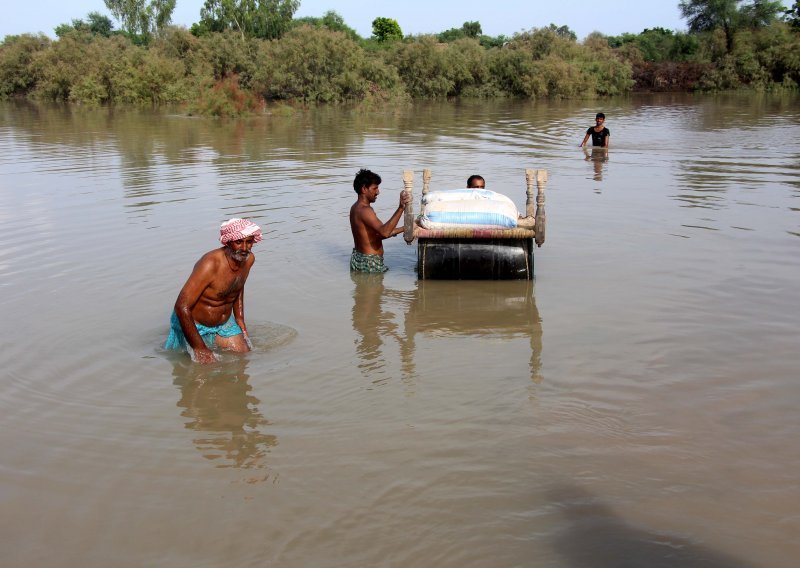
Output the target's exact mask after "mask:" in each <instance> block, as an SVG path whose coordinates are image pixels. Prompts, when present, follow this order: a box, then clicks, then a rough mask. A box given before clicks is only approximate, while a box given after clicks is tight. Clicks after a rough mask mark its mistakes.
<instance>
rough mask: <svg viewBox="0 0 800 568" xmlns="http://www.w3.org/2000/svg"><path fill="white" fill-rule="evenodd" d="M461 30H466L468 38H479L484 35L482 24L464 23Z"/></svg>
mask: <svg viewBox="0 0 800 568" xmlns="http://www.w3.org/2000/svg"><path fill="white" fill-rule="evenodd" d="M461 29H462V30H464V35H465V36H466V37H471V38H479V37H480V36H481V35H483V30H482V29H481V23H480V22H464V23H463V24H462V26H461Z"/></svg>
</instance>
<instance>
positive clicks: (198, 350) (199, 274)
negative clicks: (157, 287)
mask: <svg viewBox="0 0 800 568" xmlns="http://www.w3.org/2000/svg"><path fill="white" fill-rule="evenodd" d="M213 278H214V266H213V262H212V261H211V260H209V259H208V258H205V257H203V258H201V259H200V260H199V261H197V264H195V265H194V270H192V274H191V275H190V276H189V279H188V280H187V281H186V284H184V285H183V288H182V289H181V292H180V294H178V299H177V300H176V301H175V314H176V315H177V316H178V321H179V322H180V324H181V329H182V330H183V335H184V336H186V342H187V343H188V344H189V346H190V347H191V348H192V350H193V351H194V355H195V358H196V359H197V362H198V363H213V362H214V361H216V358H215V357H214V353H213V352H212V351H211V349H209V348H208V347H206V344H205V342H204V341H203V338H202V337H200V333H199V332H198V331H197V327H195V324H194V318H193V317H192V310H193V309H194V306H195V305H196V304H197V301H198V300H199V299H200V296H201V295H202V294H203V291H204V290H205V289H206V288H207V287H208V286H209V284H211V282H212V281H213Z"/></svg>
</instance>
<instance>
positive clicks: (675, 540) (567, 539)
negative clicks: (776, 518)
mask: <svg viewBox="0 0 800 568" xmlns="http://www.w3.org/2000/svg"><path fill="white" fill-rule="evenodd" d="M548 499H549V500H550V501H551V502H553V503H558V514H559V515H560V516H561V517H562V518H563V521H562V523H561V524H560V526H559V531H558V535H557V538H556V539H555V548H556V550H557V551H558V552H559V553H560V554H561V555H562V556H563V557H564V558H565V559H566V560H567V561H568V562H569V565H570V566H575V567H576V568H608V567H609V566H630V567H631V568H636V567H645V566H646V567H647V568H677V567H680V568H755V567H754V566H752V565H751V564H750V563H748V562H745V561H742V560H740V559H737V558H733V557H731V556H729V555H727V554H721V553H718V552H715V551H713V550H709V549H707V548H706V547H704V546H701V545H698V544H696V543H694V542H692V541H689V540H687V539H685V538H682V537H679V536H676V535H675V534H674V533H671V532H668V531H664V532H658V531H657V530H652V529H648V528H644V527H642V526H635V525H633V524H630V523H628V522H626V521H625V519H624V518H621V517H619V516H618V515H617V514H616V513H615V512H614V511H613V510H612V508H611V507H609V506H607V505H605V504H604V503H603V501H602V499H601V498H600V497H599V496H597V495H594V494H592V493H591V492H589V491H588V490H586V489H584V488H582V487H579V486H577V485H568V484H561V485H558V486H556V487H554V488H553V489H551V490H550V491H549V493H548ZM577 543H580V544H577Z"/></svg>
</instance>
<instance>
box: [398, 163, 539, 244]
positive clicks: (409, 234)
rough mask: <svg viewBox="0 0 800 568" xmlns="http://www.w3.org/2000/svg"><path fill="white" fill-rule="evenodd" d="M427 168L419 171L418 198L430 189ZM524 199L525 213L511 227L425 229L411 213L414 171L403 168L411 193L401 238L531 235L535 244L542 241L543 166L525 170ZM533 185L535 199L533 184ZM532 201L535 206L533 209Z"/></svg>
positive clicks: (474, 237)
mask: <svg viewBox="0 0 800 568" xmlns="http://www.w3.org/2000/svg"><path fill="white" fill-rule="evenodd" d="M431 175H432V174H431V170H430V169H427V168H426V169H424V170H423V171H422V198H421V199H420V209H422V203H423V201H422V199H423V198H424V197H425V196H426V195H427V194H428V192H429V191H430V182H431ZM525 183H526V191H525V193H526V200H525V216H524V217H523V216H522V215H520V216H519V219H517V227H516V228H514V229H475V228H471V227H458V228H448V229H425V228H424V227H421V226H420V225H419V223H418V222H417V219H416V217H415V215H414V205H413V202H414V200H413V198H414V172H413V171H412V170H404V171H403V189H404V191H407V192H408V193H409V195H411V198H412V199H411V201H410V202H409V203H408V204H407V205H406V206H405V210H404V213H403V238H404V239H405V241H406V243H408V244H411V243H412V242H414V239H534V240H535V241H536V246H537V247H541V246H542V244H544V237H545V224H546V218H545V209H544V190H545V187H546V185H547V170H535V169H526V170H525ZM534 186H535V187H536V193H535V196H536V197H535V200H534V191H533V188H534ZM534 203H535V210H534Z"/></svg>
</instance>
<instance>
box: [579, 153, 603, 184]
mask: <svg viewBox="0 0 800 568" xmlns="http://www.w3.org/2000/svg"><path fill="white" fill-rule="evenodd" d="M583 155H584V156H585V157H584V159H585V160H586V161H587V162H589V161H591V162H592V168H593V170H594V176H593V178H592V179H594V181H603V168H604V167H607V163H608V148H587V147H586V146H584V147H583Z"/></svg>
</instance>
